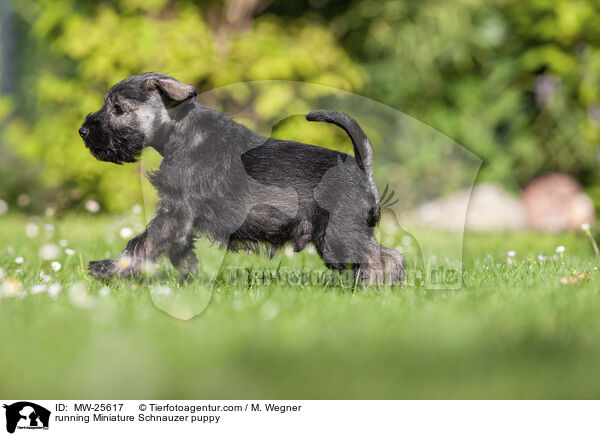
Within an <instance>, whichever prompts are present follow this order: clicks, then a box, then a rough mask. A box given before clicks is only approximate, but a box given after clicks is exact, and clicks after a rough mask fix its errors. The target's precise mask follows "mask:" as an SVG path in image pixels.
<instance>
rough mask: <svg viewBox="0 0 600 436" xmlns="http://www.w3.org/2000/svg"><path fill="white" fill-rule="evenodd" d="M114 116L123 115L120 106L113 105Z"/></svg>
mask: <svg viewBox="0 0 600 436" xmlns="http://www.w3.org/2000/svg"><path fill="white" fill-rule="evenodd" d="M115 114H117V115H123V108H122V107H121V106H119V105H118V104H115Z"/></svg>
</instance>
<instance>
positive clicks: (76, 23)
mask: <svg viewBox="0 0 600 436" xmlns="http://www.w3.org/2000/svg"><path fill="white" fill-rule="evenodd" d="M14 5H15V10H16V12H17V14H18V17H19V19H21V20H23V21H24V24H25V26H26V28H27V31H26V36H27V40H26V41H25V43H24V45H25V46H27V47H28V50H29V51H30V52H29V53H28V54H27V59H23V60H22V61H23V66H22V71H23V77H22V78H21V79H20V85H21V87H22V89H21V90H20V91H21V94H20V95H19V96H18V99H17V98H13V99H12V104H13V108H14V110H12V111H11V110H10V109H4V110H2V109H3V107H4V106H0V116H2V114H4V125H3V132H2V141H3V142H4V144H5V147H8V149H9V150H10V151H11V152H12V153H14V154H15V155H16V156H17V157H18V158H19V159H21V160H22V161H24V162H26V163H27V167H35V168H37V169H38V171H37V176H38V180H39V182H40V185H42V186H44V188H45V189H48V188H51V189H52V188H54V191H55V192H56V196H54V202H55V207H58V208H64V207H68V206H69V205H72V204H73V203H74V202H77V201H78V200H80V199H84V198H88V197H89V196H93V197H96V198H97V199H98V200H99V201H100V202H101V203H102V204H103V205H104V206H105V207H106V208H108V210H118V209H122V208H125V207H129V206H130V205H131V204H132V203H133V202H135V201H138V202H139V201H140V199H141V192H140V183H139V179H140V175H139V167H138V166H130V167H128V169H124V168H120V167H116V166H113V165H109V164H106V163H101V162H97V161H95V160H94V159H93V158H91V156H90V155H89V153H88V152H87V150H86V149H85V148H84V147H83V144H82V142H81V140H80V138H78V135H77V129H78V128H79V126H80V124H81V122H82V121H83V117H84V116H85V114H86V113H89V112H91V111H95V110H97V109H99V108H100V106H101V104H102V97H103V95H104V93H105V92H106V90H107V89H108V88H109V87H110V86H112V85H113V84H114V83H116V82H118V81H120V80H122V79H123V78H125V77H127V76H130V75H132V74H137V73H140V72H143V71H160V72H163V73H167V74H171V75H173V76H175V77H177V78H178V79H179V80H181V81H183V82H185V83H190V84H193V85H195V86H197V87H198V88H199V89H200V90H204V89H211V88H214V87H218V86H221V85H224V84H227V83H233V82H241V81H248V80H257V79H290V80H298V81H310V82H316V83H322V84H327V85H329V86H333V87H337V88H342V89H359V88H360V85H361V82H362V79H361V73H360V70H359V68H357V67H356V66H354V64H353V63H352V62H351V61H350V59H349V56H348V55H347V54H346V53H345V51H344V50H342V49H341V48H340V47H339V45H338V44H337V43H336V41H335V39H334V37H333V35H332V34H331V33H330V32H329V31H328V30H327V28H326V27H325V26H322V25H316V24H312V23H311V22H309V21H307V20H301V19H298V20H290V19H281V18H278V17H276V16H274V15H271V14H265V15H264V16H261V17H259V18H258V19H256V20H255V21H253V22H249V23H244V22H243V19H239V20H236V19H235V18H232V17H231V16H230V17H229V19H227V17H225V16H224V15H225V13H226V12H230V11H229V10H223V9H222V5H219V4H214V5H211V4H210V3H202V6H200V5H199V4H196V3H195V2H187V1H179V2H176V3H175V2H167V1H166V0H152V1H140V0H117V1H111V2H95V1H87V2H81V1H75V0H64V1H59V2H57V1H52V0H36V1H27V0H22V1H21V0H18V1H16V2H15V3H14ZM231 14H232V13H230V14H229V15H231ZM234 15H235V14H234ZM242 18H243V17H242ZM240 26H241V28H238V27H240ZM273 98H274V99H276V98H277V95H274V96H273ZM2 103H3V105H5V106H7V105H9V104H10V103H9V101H8V100H7V99H6V98H5V99H3V101H2ZM10 170H13V171H14V168H10V169H9V171H6V172H7V173H10V172H11V171H10ZM127 173H129V177H127V176H126V174H127ZM5 186H6V188H5V189H7V188H8V187H10V185H9V184H8V183H7V184H6V185H5ZM27 188H28V187H27V186H23V183H21V182H20V181H15V183H13V189H14V190H25V191H27ZM29 188H30V189H32V190H33V188H32V187H31V186H29ZM115 192H119V195H118V196H115V195H114V193H115ZM18 193H19V192H0V196H3V195H4V196H8V197H11V196H12V197H14V196H16V195H18Z"/></svg>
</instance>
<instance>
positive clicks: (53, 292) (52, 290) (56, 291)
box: [48, 283, 62, 298]
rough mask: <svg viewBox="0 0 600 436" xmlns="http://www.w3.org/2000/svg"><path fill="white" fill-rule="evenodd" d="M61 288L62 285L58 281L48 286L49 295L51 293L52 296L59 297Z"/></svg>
mask: <svg viewBox="0 0 600 436" xmlns="http://www.w3.org/2000/svg"><path fill="white" fill-rule="evenodd" d="M61 290H62V286H61V285H59V284H58V283H53V284H51V285H50V286H48V295H50V296H51V297H52V298H56V297H58V294H60V291H61Z"/></svg>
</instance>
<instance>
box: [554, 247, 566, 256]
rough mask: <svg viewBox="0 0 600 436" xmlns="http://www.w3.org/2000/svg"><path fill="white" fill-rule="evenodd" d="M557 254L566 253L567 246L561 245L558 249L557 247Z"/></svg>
mask: <svg viewBox="0 0 600 436" xmlns="http://www.w3.org/2000/svg"><path fill="white" fill-rule="evenodd" d="M556 252H557V253H558V254H561V253H564V252H565V246H564V245H559V246H558V247H556Z"/></svg>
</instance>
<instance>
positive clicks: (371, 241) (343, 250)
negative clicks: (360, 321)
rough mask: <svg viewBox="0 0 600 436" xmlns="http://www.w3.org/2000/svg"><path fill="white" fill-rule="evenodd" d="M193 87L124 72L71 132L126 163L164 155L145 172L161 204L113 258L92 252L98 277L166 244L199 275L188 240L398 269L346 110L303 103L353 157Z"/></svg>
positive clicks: (369, 276) (138, 265) (133, 264)
mask: <svg viewBox="0 0 600 436" xmlns="http://www.w3.org/2000/svg"><path fill="white" fill-rule="evenodd" d="M195 95H196V91H195V90H194V88H192V87H191V86H188V85H185V84H183V83H180V82H178V81H177V80H175V79H173V78H172V77H169V76H166V75H163V74H159V73H145V74H140V75H136V76H132V77H129V78H127V79H125V80H124V81H122V82H120V83H119V84H117V85H115V86H114V87H113V88H112V89H111V90H110V91H109V92H108V94H107V95H106V97H105V99H104V105H103V107H102V108H101V109H100V110H99V111H98V112H96V113H94V114H90V115H88V116H87V117H86V119H85V121H84V123H83V125H82V127H81V129H80V130H79V132H80V135H81V136H82V138H83V140H84V142H85V145H86V147H88V148H89V150H90V152H91V153H92V154H93V155H94V156H95V157H96V158H98V159H100V160H104V161H108V162H113V163H118V164H120V163H122V162H133V161H135V160H136V159H137V158H138V157H139V154H140V152H141V151H142V149H143V147H145V146H151V147H154V148H155V149H156V150H157V151H158V152H159V153H160V154H161V155H162V157H163V160H162V162H161V165H160V168H159V169H158V171H156V172H155V173H153V174H152V175H151V176H150V180H151V182H152V184H153V185H154V187H156V189H157V190H158V194H159V197H160V202H159V206H158V209H157V211H156V216H155V217H154V219H153V220H152V221H151V222H150V224H149V225H148V227H147V229H146V231H145V232H144V233H142V234H140V235H138V236H136V237H135V238H133V239H132V240H130V241H129V242H128V243H127V246H126V247H125V249H124V250H123V252H122V253H121V254H120V255H119V256H118V257H117V258H116V259H107V260H102V261H97V262H91V263H90V265H89V269H90V272H91V274H92V275H93V276H95V277H96V278H99V279H101V278H106V277H110V276H112V275H120V276H129V275H136V274H138V273H139V272H140V271H141V270H142V269H143V268H144V265H145V264H146V262H152V261H154V260H155V259H156V258H157V257H158V256H160V255H162V254H166V255H168V256H169V258H170V260H171V262H172V263H173V264H174V265H175V266H176V267H178V268H179V269H180V270H181V271H182V273H183V274H184V275H188V274H192V275H193V274H197V269H198V260H197V258H196V256H195V254H194V251H193V247H194V241H195V238H197V237H199V236H206V237H208V238H210V239H212V240H214V241H217V242H219V243H221V244H223V245H225V246H227V247H228V248H229V249H232V250H236V249H239V248H241V247H255V246H257V245H267V246H269V247H270V248H271V253H274V252H275V251H276V250H277V249H279V248H280V247H281V246H282V245H284V244H286V243H288V242H291V243H292V244H293V247H294V249H295V250H296V251H300V250H302V249H303V248H305V247H306V245H307V244H308V243H311V242H312V243H313V244H314V245H315V247H316V250H317V252H318V253H319V255H320V256H321V257H322V258H323V261H324V262H325V264H326V265H327V266H328V267H330V268H335V269H337V270H343V269H344V268H346V267H347V266H348V265H350V266H352V268H353V270H354V271H355V272H356V273H358V271H360V279H361V280H362V281H363V282H365V283H374V282H382V281H386V282H393V283H399V282H401V281H402V279H403V274H404V261H403V258H402V256H401V255H400V254H399V253H397V252H395V251H393V250H390V249H388V248H385V247H383V246H381V245H380V244H379V243H378V242H377V241H376V240H375V238H374V236H373V227H374V226H375V225H376V224H377V223H378V221H379V218H380V207H379V195H378V193H377V188H376V186H375V182H374V179H373V172H372V169H371V165H372V151H371V146H370V144H369V141H368V139H367V137H366V136H365V134H364V132H363V131H362V129H361V128H360V126H359V125H358V124H357V123H356V121H354V120H353V119H352V118H350V117H349V116H347V115H346V114H343V113H340V112H334V111H312V112H310V113H309V114H308V115H307V116H306V118H307V120H309V121H324V122H329V123H333V124H335V125H337V126H339V127H341V128H342V129H344V130H345V131H346V132H347V133H348V135H349V137H350V139H351V140H352V143H353V145H354V153H355V157H352V156H349V155H347V154H344V153H339V152H337V151H333V150H329V149H325V148H321V147H316V146H313V145H307V144H302V143H298V142H293V141H283V140H278V139H273V138H266V137H263V136H261V135H259V134H257V133H255V132H253V131H251V130H249V129H248V128H246V127H244V126H242V125H240V124H238V123H236V122H234V121H233V120H232V119H231V118H229V117H228V116H226V115H225V114H223V113H221V112H218V111H216V110H212V109H209V108H206V107H203V106H201V105H200V104H198V103H196V102H195V101H194V100H193V97H194V96H195Z"/></svg>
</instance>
